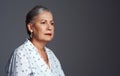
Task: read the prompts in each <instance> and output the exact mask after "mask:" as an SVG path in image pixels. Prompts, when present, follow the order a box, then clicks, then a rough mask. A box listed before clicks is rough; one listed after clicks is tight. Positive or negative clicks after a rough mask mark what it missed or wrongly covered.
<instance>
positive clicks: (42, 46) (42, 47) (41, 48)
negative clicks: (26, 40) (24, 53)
mask: <svg viewBox="0 0 120 76" xmlns="http://www.w3.org/2000/svg"><path fill="white" fill-rule="evenodd" d="M30 41H31V42H32V43H33V45H34V46H35V47H36V48H37V49H38V50H39V51H45V46H46V44H47V42H45V41H39V40H37V39H34V38H31V39H30Z"/></svg>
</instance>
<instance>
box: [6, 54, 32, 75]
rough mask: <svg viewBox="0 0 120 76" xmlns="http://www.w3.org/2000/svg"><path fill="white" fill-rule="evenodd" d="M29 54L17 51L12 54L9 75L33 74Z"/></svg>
mask: <svg viewBox="0 0 120 76" xmlns="http://www.w3.org/2000/svg"><path fill="white" fill-rule="evenodd" d="M26 55H27V54H25V53H23V52H16V53H14V54H13V55H12V57H11V59H10V62H9V64H8V68H7V76H32V75H31V69H30V65H29V61H28V58H27V57H26Z"/></svg>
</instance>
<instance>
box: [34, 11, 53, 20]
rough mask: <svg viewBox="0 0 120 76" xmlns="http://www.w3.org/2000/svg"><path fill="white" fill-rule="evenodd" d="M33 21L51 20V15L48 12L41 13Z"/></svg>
mask: <svg viewBox="0 0 120 76" xmlns="http://www.w3.org/2000/svg"><path fill="white" fill-rule="evenodd" d="M35 19H39V20H53V15H52V13H51V12H49V11H43V12H41V13H39V14H38V15H37V16H35Z"/></svg>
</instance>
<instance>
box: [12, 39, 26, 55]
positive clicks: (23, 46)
mask: <svg viewBox="0 0 120 76" xmlns="http://www.w3.org/2000/svg"><path fill="white" fill-rule="evenodd" d="M27 44H28V42H27V41H25V42H24V43H23V44H21V45H20V46H19V47H17V48H16V49H15V50H14V53H13V54H14V55H19V56H20V55H24V54H27V50H28V49H27Z"/></svg>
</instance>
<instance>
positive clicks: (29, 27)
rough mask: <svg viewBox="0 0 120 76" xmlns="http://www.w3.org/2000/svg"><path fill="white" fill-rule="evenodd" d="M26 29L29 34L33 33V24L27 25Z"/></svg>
mask: <svg viewBox="0 0 120 76" xmlns="http://www.w3.org/2000/svg"><path fill="white" fill-rule="evenodd" d="M27 28H28V30H29V31H30V32H33V24H32V23H29V24H28V25H27Z"/></svg>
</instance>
